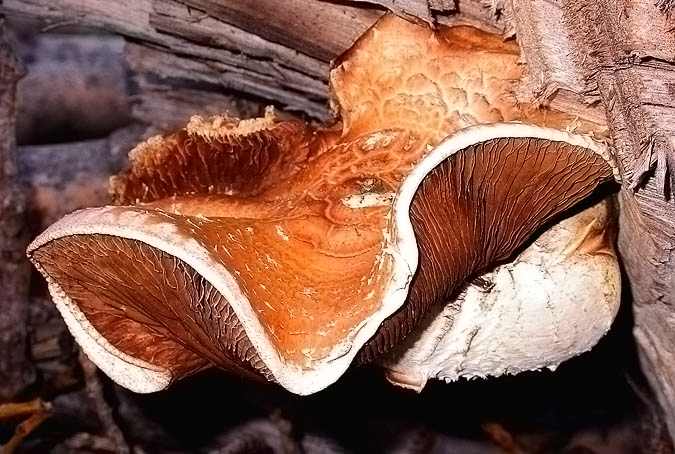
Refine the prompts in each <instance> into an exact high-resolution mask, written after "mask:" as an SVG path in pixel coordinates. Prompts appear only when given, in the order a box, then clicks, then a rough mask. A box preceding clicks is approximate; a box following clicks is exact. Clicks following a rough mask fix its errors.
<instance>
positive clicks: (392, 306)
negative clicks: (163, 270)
mask: <svg viewBox="0 0 675 454" xmlns="http://www.w3.org/2000/svg"><path fill="white" fill-rule="evenodd" d="M507 137H522V138H528V137H530V138H539V139H546V140H552V141H562V142H567V143H570V144H572V145H576V146H581V147H584V148H587V149H589V150H591V151H593V152H595V153H597V154H599V155H601V156H602V157H603V158H605V160H609V155H608V153H607V150H606V148H605V147H604V145H602V144H600V143H597V142H595V141H593V140H592V139H590V138H589V137H586V136H582V135H579V134H570V133H567V132H562V131H558V130H555V129H550V128H541V127H537V126H530V125H525V124H521V123H497V124H491V125H479V126H472V127H469V128H466V129H463V130H461V131H459V132H457V133H456V134H453V135H452V136H449V137H448V138H447V139H445V140H444V141H443V142H442V143H441V144H440V145H439V146H437V147H436V148H434V149H433V150H432V151H431V152H430V153H429V154H428V155H427V156H426V157H425V158H424V159H423V160H422V161H421V162H420V163H419V164H418V165H417V166H416V167H415V168H414V169H413V171H412V172H411V174H410V175H409V176H408V177H407V178H406V180H405V181H404V183H403V185H402V186H401V188H400V190H399V192H398V194H397V196H396V198H395V200H394V205H393V208H392V215H391V226H390V228H389V229H388V230H387V232H386V233H387V238H385V245H384V246H385V248H384V252H383V254H388V255H390V256H391V262H392V274H391V277H390V280H389V283H388V285H386V287H385V289H384V293H383V297H382V302H381V306H380V308H379V309H378V310H377V311H376V312H375V313H374V314H372V315H371V316H370V317H369V318H368V319H367V320H364V322H363V323H361V324H360V325H359V326H357V327H356V328H354V330H353V331H352V333H351V335H350V336H349V337H348V339H346V340H345V341H344V342H343V343H342V344H340V345H337V346H336V347H335V348H334V349H333V351H332V352H331V354H330V355H328V356H327V357H326V358H324V359H322V360H317V361H315V362H313V364H312V367H311V368H310V369H301V368H300V367H298V366H295V365H291V364H288V363H286V362H284V361H283V359H282V358H281V357H280V355H279V353H278V352H277V350H276V348H275V347H274V345H273V344H272V342H271V341H270V339H269V337H268V335H267V333H266V332H265V330H264V328H263V326H262V325H261V323H260V321H259V320H258V318H257V316H256V314H255V313H254V311H253V309H252V308H251V305H250V303H249V301H248V299H247V298H246V296H245V295H244V293H243V292H242V291H241V289H240V288H239V286H238V284H237V282H236V280H235V278H234V276H233V275H232V274H231V273H230V271H229V270H227V269H225V267H223V266H222V265H220V264H218V263H216V262H215V261H214V260H213V259H212V258H211V257H210V254H209V253H208V251H207V250H206V249H205V248H204V247H203V246H202V245H201V244H199V243H198V242H197V241H196V240H195V239H193V238H190V237H188V236H183V235H181V234H179V232H178V231H177V230H176V228H175V227H174V225H173V224H172V223H171V222H170V221H169V220H168V219H166V218H165V217H164V216H163V215H162V214H161V213H159V212H156V211H144V210H141V209H129V208H123V207H103V208H91V209H86V210H81V211H78V212H75V213H73V214H71V215H69V216H66V217H64V218H63V219H62V220H60V221H59V222H57V223H55V224H54V225H52V226H51V227H49V228H48V229H47V230H46V231H45V232H44V233H43V234H41V235H40V236H39V237H38V238H36V239H35V241H34V242H33V243H32V244H31V245H30V246H29V252H30V251H33V250H35V249H37V248H39V247H40V246H42V245H44V244H46V243H48V242H50V241H52V240H55V239H58V238H62V237H64V236H69V235H80V234H104V235H113V236H117V237H120V238H126V239H132V240H136V241H140V242H143V243H145V244H148V245H150V246H152V247H154V248H157V249H160V250H162V251H164V252H166V253H168V254H171V255H173V256H175V257H177V258H178V259H180V260H182V261H183V262H185V263H186V264H188V265H189V266H191V267H192V268H193V269H195V271H196V272H198V273H199V274H201V275H202V276H203V277H204V278H205V279H206V280H207V281H208V282H209V283H211V285H213V286H214V287H215V289H216V290H218V291H219V292H220V293H221V294H222V295H223V296H224V297H225V298H226V299H227V301H228V302H229V303H230V304H231V306H232V309H233V310H234V312H235V314H236V315H237V317H238V318H239V320H240V322H241V324H242V326H243V328H244V330H245V332H246V334H247V335H248V337H249V339H250V341H251V343H252V344H253V346H254V347H255V348H256V350H257V352H258V354H259V355H260V358H261V360H262V361H263V362H264V363H265V365H266V366H267V368H268V369H269V371H270V372H271V374H272V375H273V377H274V379H275V380H276V381H277V382H278V383H279V384H280V385H281V386H283V387H284V388H286V389H287V390H289V391H291V392H294V393H296V394H301V395H307V394H312V393H314V392H317V391H319V390H321V389H324V388H326V387H327V386H329V385H330V384H332V383H334V382H335V381H336V380H337V379H338V378H339V377H340V376H341V375H342V374H343V373H344V372H345V371H346V370H347V368H348V367H349V365H350V364H351V363H352V361H353V359H354V357H355V356H356V354H357V353H358V351H359V350H360V348H361V347H362V346H363V345H364V344H365V343H366V342H367V341H368V340H369V339H370V338H371V337H373V335H374V334H375V332H376V331H377V329H378V328H379V326H380V325H381V323H382V322H383V320H384V319H385V318H387V317H389V316H390V315H392V314H393V313H394V312H395V311H396V310H398V309H399V308H400V307H401V306H402V305H403V303H404V302H405V299H406V297H407V296H408V290H409V285H410V282H411V279H412V277H413V274H414V273H415V270H416V269H417V262H418V250H417V242H416V239H415V235H414V233H413V229H412V225H411V223H410V216H409V211H410V204H411V202H412V199H413V196H414V194H415V192H416V191H417V188H418V187H419V185H420V184H421V182H422V181H423V180H424V178H425V176H426V175H427V174H428V173H429V172H430V171H431V170H433V169H434V168H435V167H436V166H437V165H439V164H440V163H441V162H443V161H444V160H445V159H447V158H448V157H450V156H452V155H454V154H455V153H457V152H459V151H461V150H463V149H465V148H466V147H468V146H470V145H474V144H476V143H480V142H484V141H487V140H492V139H497V138H507ZM38 268H39V267H38ZM233 272H234V271H233ZM43 274H45V273H44V272H43ZM45 277H47V276H45ZM50 290H51V292H52V297H53V298H54V300H55V302H56V303H57V305H58V306H59V309H60V310H61V311H62V314H64V318H70V319H71V320H73V322H72V323H69V328H70V330H71V332H72V333H73V335H74V336H75V337H76V338H77V340H78V342H79V343H80V344H81V345H82V346H83V349H84V350H85V352H86V353H87V354H88V355H89V356H90V358H91V359H92V361H93V362H94V363H96V364H97V365H98V366H99V367H100V368H101V369H102V370H103V371H104V372H106V373H107V374H108V375H109V376H110V377H111V378H112V379H113V380H115V381H116V382H117V383H119V384H120V385H122V386H126V387H128V388H130V389H133V390H136V391H140V392H151V391H157V390H160V389H163V388H164V387H166V386H167V385H168V383H169V382H170V377H168V375H170V373H169V372H168V371H165V370H161V369H159V368H154V370H155V372H154V373H153V374H154V375H153V374H149V372H148V371H149V370H151V368H149V367H148V365H146V364H141V362H138V363H137V364H135V363H134V362H132V361H129V360H128V358H126V357H125V355H124V354H122V352H120V351H119V350H117V349H115V348H114V347H113V346H112V345H110V343H109V342H107V341H106V340H105V339H104V338H103V337H102V336H101V335H100V333H98V332H97V331H96V329H95V328H94V327H93V326H92V325H91V324H90V323H88V322H86V319H85V317H84V314H83V313H82V312H81V311H80V310H79V308H78V307H77V306H76V305H74V304H72V303H70V302H69V300H68V298H67V297H66V296H65V295H64V294H63V292H62V291H60V289H58V287H57V286H54V285H52V286H50ZM584 310H590V311H591V312H593V311H595V309H594V308H593V307H590V308H588V309H586V308H582V309H580V311H581V312H583V311H584ZM602 317H604V318H603V320H604V322H605V325H608V324H609V323H611V321H612V319H613V313H611V312H606V311H605V312H603V313H602V314H598V316H597V317H596V318H597V319H598V320H599V319H600V318H602ZM591 319H593V320H594V321H593V324H594V325H595V323H596V321H595V319H594V318H593V317H587V318H583V319H580V320H579V323H581V324H582V325H583V324H584V323H586V321H587V320H591ZM83 320H84V321H83ZM487 322H488V321H485V323H487ZM582 325H580V326H579V330H584V329H586V328H585V327H584V326H582ZM570 342H572V343H574V342H576V341H575V340H574V339H571V340H570ZM555 347H556V348H557V346H555ZM562 347H564V346H562ZM581 347H583V348H584V349H587V348H588V347H589V346H588V345H587V341H584V342H583V345H581V346H576V345H572V346H570V347H569V348H567V347H565V348H563V350H564V352H570V353H571V352H575V353H578V351H579V348H581ZM564 352H563V353H562V355H561V356H564V354H565V353H564ZM575 353H571V354H575ZM504 360H505V361H508V359H506V358H505V359H504Z"/></svg>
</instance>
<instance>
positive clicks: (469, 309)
mask: <svg viewBox="0 0 675 454" xmlns="http://www.w3.org/2000/svg"><path fill="white" fill-rule="evenodd" d="M607 219H608V208H607V203H606V202H602V203H600V204H598V205H596V206H593V207H591V208H588V209H586V210H585V211H583V212H581V213H579V214H577V215H576V216H573V217H571V218H568V219H565V220H563V221H562V222H560V223H559V224H557V225H554V226H553V227H551V228H550V229H549V230H547V231H546V232H544V233H543V234H542V235H541V236H540V237H539V238H538V239H537V240H536V241H535V242H534V243H533V244H532V245H531V246H529V247H528V248H527V249H526V250H525V251H524V252H523V253H521V254H520V255H519V256H518V257H517V258H516V259H515V260H514V261H513V262H511V263H508V264H506V265H502V266H500V267H498V268H496V269H495V270H494V271H493V272H491V273H488V274H486V275H484V276H483V278H484V279H485V280H486V281H487V282H490V283H491V288H488V289H483V288H480V287H478V286H475V285H469V286H468V287H467V288H466V290H465V291H464V292H462V294H461V295H460V296H459V297H458V298H457V300H455V301H453V302H451V303H450V304H447V305H446V306H445V307H444V308H443V310H442V311H441V312H440V313H436V314H432V315H430V316H429V317H428V318H427V320H426V321H425V323H424V324H423V325H422V326H421V327H420V328H421V329H420V331H419V332H418V333H417V334H416V335H414V336H411V337H410V338H409V339H407V340H406V342H405V343H404V344H403V345H401V346H400V347H399V348H398V349H397V350H396V351H395V352H393V353H392V354H391V355H390V356H389V357H388V358H386V359H385V360H384V361H383V362H384V365H385V367H386V368H387V369H388V373H387V375H388V378H389V380H390V381H392V382H394V383H396V384H399V385H401V386H404V387H408V388H412V389H415V390H417V391H420V390H421V389H422V388H423V387H424V385H425V384H426V382H427V379H429V378H437V379H442V380H445V381H452V380H457V379H458V378H460V377H466V378H472V377H486V376H499V375H504V374H516V373H518V372H522V371H526V370H538V369H543V368H549V369H554V368H555V367H557V366H558V365H559V364H560V363H561V362H563V361H565V360H566V359H569V358H571V357H573V356H575V355H578V354H580V353H582V352H585V351H587V350H589V349H590V348H592V347H593V346H594V345H595V344H596V343H597V341H598V340H599V339H600V338H601V337H602V336H603V335H604V334H605V333H606V332H607V330H609V328H610V325H611V323H612V321H613V320H614V317H615V315H616V312H617V310H618V308H619V302H620V272H619V266H618V262H617V259H616V257H614V256H611V255H609V254H606V253H600V254H586V253H577V252H576V251H575V247H574V245H575V244H578V241H579V237H580V236H582V237H583V235H584V234H585V232H586V231H587V229H586V228H587V227H588V226H589V225H592V224H593V223H596V224H598V223H606V222H607ZM570 245H572V247H570Z"/></svg>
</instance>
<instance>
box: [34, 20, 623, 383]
mask: <svg viewBox="0 0 675 454" xmlns="http://www.w3.org/2000/svg"><path fill="white" fill-rule="evenodd" d="M517 59H518V53H517V47H516V46H515V45H513V44H508V43H503V42H502V41H501V40H500V39H498V38H497V37H495V36H492V35H489V34H485V33H483V32H480V31H477V30H475V29H472V28H468V27H457V28H450V29H443V30H441V31H439V32H433V31H431V30H429V29H428V28H425V27H422V26H418V25H413V24H410V23H407V22H405V21H403V20H401V19H397V18H394V17H391V16H387V17H385V18H383V19H382V20H381V21H379V22H378V23H377V24H376V25H375V26H374V27H373V29H371V30H370V31H368V32H367V33H366V34H365V35H364V36H363V37H361V38H360V39H359V41H358V42H357V43H356V44H355V45H354V46H353V48H352V49H350V50H349V51H348V52H347V53H346V54H345V55H344V56H343V57H342V58H341V59H340V60H339V62H338V64H337V66H336V67H335V68H334V69H333V70H332V71H331V75H330V79H331V88H332V95H333V102H334V105H335V109H336V112H337V113H338V116H339V118H340V121H339V122H337V123H335V124H334V125H332V126H328V127H324V128H313V127H311V126H309V125H308V124H306V123H303V122H300V121H280V120H278V119H277V118H276V117H275V116H274V113H273V112H272V111H268V112H267V114H266V116H265V117H264V118H260V119H253V120H236V119H230V118H227V117H216V118H211V119H208V120H204V119H201V118H199V117H194V118H193V119H192V120H191V121H190V123H189V124H188V125H187V127H186V128H184V129H182V130H180V131H177V132H174V133H172V134H169V135H167V136H164V137H160V136H157V137H153V138H151V139H149V140H148V141H146V142H144V143H142V144H140V145H139V146H137V147H136V148H135V149H134V150H132V152H131V153H130V162H131V164H130V168H129V169H128V170H127V171H126V172H125V173H124V174H123V175H120V176H118V177H115V178H114V179H113V180H112V193H113V200H114V203H115V205H114V206H107V207H101V208H90V209H85V210H82V211H78V212H75V213H73V214H71V215H68V216H66V217H65V218H63V219H62V220H60V221H59V222H57V223H56V224H54V225H52V226H51V227H50V228H49V229H47V231H45V232H44V233H43V234H41V235H40V236H39V237H38V238H37V239H36V240H35V241H34V242H33V243H32V244H31V246H30V247H29V252H28V254H29V257H30V258H31V260H32V261H33V263H34V264H35V265H36V267H37V268H38V270H40V272H41V273H42V274H43V275H44V276H45V278H46V279H47V281H48V282H49V287H50V292H51V294H52V297H53V299H54V301H55V303H56V304H57V306H58V307H59V309H60V311H61V313H62V314H63V316H64V318H65V319H66V321H67V323H68V325H69V327H70V329H71V331H72V332H73V334H74V335H75V337H76V338H77V340H78V342H80V344H81V345H82V347H83V349H84V350H85V351H86V352H87V353H88V354H89V355H90V356H91V357H92V359H93V360H94V362H96V363H97V364H98V365H99V366H100V367H101V368H102V369H103V370H104V371H105V372H106V373H108V374H109V375H110V376H111V377H112V378H113V379H114V380H116V381H117V382H118V383H120V384H121V385H123V386H126V387H129V388H130V389H133V390H136V391H143V392H149V391H154V390H159V389H163V388H165V387H166V386H167V385H168V384H169V383H170V382H171V381H172V380H176V379H179V378H181V377H184V376H186V375H188V374H191V373H194V372H196V371H198V370H201V369H203V368H205V367H213V366H216V367H221V368H223V369H226V370H231V371H234V372H236V373H240V374H245V375H254V376H260V377H264V378H266V379H267V380H269V381H274V382H277V383H279V384H280V385H282V386H283V387H285V388H286V389H288V390H290V391H292V392H295V393H298V394H309V393H313V392H316V391H318V390H320V389H323V388H325V387H326V386H328V385H329V384H331V383H333V382H334V381H336V380H337V379H338V378H339V377H340V376H341V375H342V374H343V373H344V371H345V370H346V369H347V368H348V367H349V365H350V364H351V363H352V361H353V360H354V358H355V357H356V356H357V354H359V358H360V360H361V361H372V360H373V359H375V358H377V357H378V356H380V355H381V354H383V353H385V352H387V351H389V350H390V349H391V348H392V347H394V346H395V345H397V344H398V343H399V342H400V341H401V340H402V339H403V338H404V337H405V336H407V335H408V334H409V333H410V332H411V331H412V330H413V329H414V328H415V327H416V326H417V325H418V324H419V322H420V321H421V320H422V318H423V317H424V315H425V314H426V313H427V312H428V311H429V309H430V308H432V307H433V306H434V305H436V304H438V302H440V301H447V300H448V299H449V298H451V297H452V295H453V294H454V293H455V292H456V291H457V290H458V289H459V288H460V287H461V286H462V285H463V283H464V282H465V281H466V280H467V279H468V278H470V277H471V276H474V275H475V274H476V273H479V272H481V271H483V270H486V269H488V268H490V267H492V266H493V265H494V264H495V263H496V262H499V261H504V260H507V259H509V258H510V256H511V255H512V254H513V253H514V252H515V251H517V250H518V248H520V247H521V246H522V245H523V244H524V243H525V242H527V241H528V239H529V238H530V236H531V235H532V234H534V233H535V232H536V231H537V230H538V229H539V228H541V226H542V225H544V224H546V223H547V222H549V221H550V220H551V219H553V218H554V217H555V216H557V215H558V214H560V213H562V212H564V211H565V210H567V209H569V208H571V207H572V206H574V205H575V204H577V203H578V202H579V201H581V200H583V199H584V198H586V197H587V196H589V195H590V194H592V193H593V192H594V191H595V190H596V189H597V188H598V187H599V186H600V185H602V184H603V183H605V182H609V181H611V180H612V179H613V178H612V176H613V170H612V166H611V165H610V164H608V155H607V151H606V148H605V147H604V145H602V144H601V143H599V142H596V141H594V140H592V139H591V138H590V136H588V135H585V134H581V133H574V134H573V133H569V132H564V131H563V130H565V129H568V126H569V125H570V124H572V123H573V118H572V117H570V116H568V115H566V114H564V113H560V112H553V111H544V110H541V109H536V108H534V107H533V106H527V105H522V104H519V103H518V102H517V101H516V99H515V97H514V96H513V95H512V89H513V85H514V84H515V83H516V82H517V81H518V79H519V78H520V71H521V70H520V67H519V66H518V64H517ZM515 120H519V121H522V122H523V123H513V122H511V121H515ZM525 123H527V124H525ZM574 123H575V124H576V127H577V129H578V130H580V131H581V130H583V131H586V132H588V133H590V132H592V131H594V130H596V131H597V130H599V128H598V127H597V126H594V125H592V124H590V123H585V122H578V121H576V122H574ZM551 126H553V128H552V127H551ZM444 137H447V138H445V139H443V138H444ZM418 253H419V257H418ZM359 352H360V353H359Z"/></svg>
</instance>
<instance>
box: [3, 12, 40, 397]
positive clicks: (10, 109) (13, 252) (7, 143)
mask: <svg viewBox="0 0 675 454" xmlns="http://www.w3.org/2000/svg"><path fill="white" fill-rule="evenodd" d="M21 75H22V71H21V69H20V67H19V64H18V62H17V61H16V60H15V58H14V55H13V54H12V52H11V50H10V47H9V44H8V43H7V41H6V40H5V37H4V23H3V22H0V401H2V400H6V399H11V398H13V397H15V396H16V395H17V394H18V393H19V392H21V391H22V390H23V389H24V388H25V387H26V386H28V385H29V384H30V383H31V382H32V381H33V380H34V378H35V377H34V370H33V367H32V365H31V363H30V361H29V359H28V348H27V342H26V340H27V332H26V329H27V323H26V321H27V318H28V281H29V276H30V268H29V266H28V261H27V260H26V256H25V252H24V251H25V250H26V246H27V245H28V231H27V230H26V228H25V223H24V211H25V208H26V199H25V197H24V195H23V193H22V191H21V188H20V187H19V186H18V184H17V178H16V176H17V170H16V162H15V146H14V114H15V105H14V102H15V95H16V83H17V81H18V80H19V78H20V77H21Z"/></svg>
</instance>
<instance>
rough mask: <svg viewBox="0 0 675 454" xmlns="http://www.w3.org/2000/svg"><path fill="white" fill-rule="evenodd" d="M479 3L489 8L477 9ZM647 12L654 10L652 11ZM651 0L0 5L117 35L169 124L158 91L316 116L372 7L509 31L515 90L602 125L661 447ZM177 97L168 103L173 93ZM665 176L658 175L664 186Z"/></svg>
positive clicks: (672, 47)
mask: <svg viewBox="0 0 675 454" xmlns="http://www.w3.org/2000/svg"><path fill="white" fill-rule="evenodd" d="M486 4H489V5H490V6H486ZM657 4H658V5H661V8H659V7H658V6H657ZM670 4H672V2H669V1H663V0H623V1H616V0H557V1H556V0H491V1H487V2H486V1H482V0H455V1H449V0H402V1H392V0H370V1H368V0H366V1H364V0H360V1H353V2H351V1H342V2H329V1H321V0H286V1H284V2H283V3H282V4H281V5H282V6H280V3H279V2H278V1H276V0H259V1H256V2H250V1H247V0H230V1H228V2H219V1H216V0H162V1H160V0H138V1H132V0H126V1H120V2H108V1H106V0H84V1H82V0H78V1H75V0H54V1H51V2H45V1H44V0H5V2H4V7H3V8H4V10H6V11H7V12H9V13H12V14H20V15H28V16H30V17H33V18H39V19H40V20H42V21H44V22H45V23H46V24H49V25H50V26H57V25H59V24H64V25H70V24H72V23H77V24H83V25H88V26H96V27H102V28H104V29H106V30H110V31H113V32H117V33H120V34H123V35H124V36H126V37H127V38H129V39H130V40H133V41H135V44H134V45H133V46H131V47H129V49H128V59H129V62H130V64H131V66H132V67H133V68H134V70H135V71H136V72H137V73H139V74H141V76H138V77H140V79H139V80H141V81H142V83H141V84H139V86H141V88H144V89H145V91H144V92H143V96H140V97H139V100H138V102H137V105H136V106H135V107H134V115H135V116H136V117H137V118H142V120H144V121H146V122H150V123H154V124H156V125H160V126H167V125H170V124H173V123H172V122H173V121H175V118H169V117H167V116H166V115H165V114H164V113H163V112H170V111H171V109H168V108H167V109H164V108H163V107H162V104H163V103H164V102H166V103H172V102H174V101H173V100H172V99H169V97H167V98H165V100H162V93H166V92H167V91H163V90H162V89H161V87H162V84H164V83H166V81H170V84H171V86H173V87H178V88H179V89H181V87H183V88H182V89H183V90H185V91H183V92H182V93H184V94H185V96H188V97H189V96H192V94H191V93H192V92H190V90H193V91H195V95H196V96H197V93H198V96H203V99H204V100H205V102H206V100H208V99H210V97H209V96H210V95H208V94H207V93H208V92H214V91H216V92H221V93H222V92H223V91H226V92H228V94H222V95H221V94H216V95H212V96H214V99H215V100H216V101H214V102H215V104H218V103H221V102H222V103H223V105H227V103H229V102H231V100H230V98H228V97H229V96H230V94H232V93H233V92H234V93H235V94H236V95H237V96H239V97H242V98H247V99H249V100H250V102H249V101H244V102H245V103H249V104H247V105H248V106H249V107H250V108H251V109H252V110H255V109H256V108H257V107H256V106H259V103H260V102H262V103H265V102H272V103H275V104H278V105H279V106H280V107H282V108H283V109H285V110H287V111H294V112H301V113H303V114H306V115H308V116H310V117H313V118H316V119H325V118H326V117H328V116H329V111H328V107H327V105H328V103H327V96H328V86H327V75H328V68H329V65H330V61H331V60H332V59H334V58H335V57H337V56H338V55H340V53H341V52H343V51H344V50H345V49H347V48H348V47H349V46H350V45H351V43H352V42H353V41H354V39H356V38H357V37H358V36H359V35H360V34H362V33H363V32H364V31H365V30H366V29H367V28H368V27H370V26H371V25H372V24H373V23H374V22H375V21H376V20H377V19H378V18H379V17H380V16H381V15H382V14H384V12H385V11H386V9H390V10H392V11H393V12H394V13H396V14H399V15H402V16H404V17H406V18H409V19H413V20H417V21H422V22H427V23H430V24H431V25H435V24H438V23H441V24H455V23H468V24H472V25H475V26H478V27H480V28H482V29H484V30H488V31H492V32H498V33H502V34H504V35H505V36H511V35H512V34H513V33H514V32H515V34H516V38H517V40H518V42H519V44H520V45H521V48H522V52H523V60H524V62H525V63H526V64H527V74H528V78H527V80H526V81H525V83H524V84H523V86H522V89H521V92H520V96H521V97H522V98H523V99H524V100H532V99H534V100H538V101H539V102H541V103H550V104H551V105H553V106H558V107H564V108H565V109H566V110H568V111H572V112H578V113H579V114H580V115H583V116H586V117H591V118H594V119H595V120H596V121H599V122H606V123H607V124H608V127H609V131H610V135H611V139H612V143H613V146H614V148H613V151H614V157H615V158H616V160H617V163H618V164H619V166H620V169H621V172H622V177H623V188H622V190H621V206H622V211H621V226H620V235H619V247H620V251H621V254H622V258H623V261H624V265H625V269H626V274H627V277H628V279H629V284H630V288H631V291H632V297H633V301H634V316H635V329H634V332H635V338H636V341H637V344H638V346H639V350H640V355H641V361H642V366H643V368H644V372H645V374H646V375H647V377H648V379H649V381H650V383H651V385H652V387H653V390H654V391H655V394H656V396H657V398H658V400H659V402H660V404H661V407H662V409H663V411H664V414H665V415H666V419H667V422H668V425H669V429H670V434H671V436H672V438H674V439H675V203H673V198H672V196H673V188H674V187H675V167H674V166H675V152H674V149H675V143H674V142H673V129H675V101H673V99H674V98H673V95H675V88H674V87H675V72H674V69H675V66H674V64H675V40H674V37H673V32H672V29H673V26H674V25H675V24H673V20H672V19H671V18H670V16H669V14H668V13H669V11H667V6H668V5H670ZM174 98H175V99H177V100H178V101H179V104H180V96H176V97H174ZM668 176H670V179H671V181H670V182H668V181H667V179H668Z"/></svg>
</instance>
